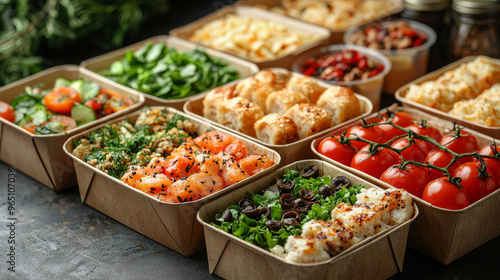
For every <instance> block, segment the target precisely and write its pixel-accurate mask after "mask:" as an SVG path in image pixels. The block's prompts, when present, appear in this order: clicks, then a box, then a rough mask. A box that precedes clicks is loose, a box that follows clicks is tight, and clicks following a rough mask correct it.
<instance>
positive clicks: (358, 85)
mask: <svg viewBox="0 0 500 280" xmlns="http://www.w3.org/2000/svg"><path fill="white" fill-rule="evenodd" d="M343 50H355V51H357V52H358V53H359V54H361V55H364V56H366V57H368V58H369V59H372V60H374V61H376V62H377V63H378V64H382V65H383V66H384V70H383V71H382V72H380V73H378V74H377V75H375V76H373V77H370V78H368V79H365V80H355V81H350V82H342V81H340V82H338V81H327V80H324V81H325V82H327V83H330V84H335V85H339V86H344V87H348V88H350V89H352V91H354V92H355V93H358V94H361V95H363V96H365V97H367V98H368V99H370V101H371V102H372V103H373V109H374V110H378V108H379V106H380V99H381V95H382V85H383V83H384V77H385V76H386V75H387V74H388V73H389V72H390V71H391V62H390V61H389V59H387V58H386V57H385V56H384V55H382V54H380V53H379V52H377V51H375V50H372V49H369V48H365V47H360V46H355V45H330V46H328V47H325V48H322V49H320V50H319V51H317V52H313V53H311V52H308V53H305V54H303V55H301V56H298V57H297V58H296V59H295V61H294V62H293V66H292V69H293V71H295V72H298V73H301V74H302V71H303V70H304V69H303V65H304V62H305V61H306V60H307V59H308V58H310V57H313V58H319V57H321V56H323V55H335V54H337V53H340V52H342V51H343ZM314 78H317V79H320V78H318V77H314Z"/></svg>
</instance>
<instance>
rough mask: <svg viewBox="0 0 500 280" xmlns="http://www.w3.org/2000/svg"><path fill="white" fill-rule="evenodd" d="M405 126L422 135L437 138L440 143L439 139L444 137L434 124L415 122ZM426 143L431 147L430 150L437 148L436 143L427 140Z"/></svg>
mask: <svg viewBox="0 0 500 280" xmlns="http://www.w3.org/2000/svg"><path fill="white" fill-rule="evenodd" d="M405 128H407V129H410V130H413V131H414V132H415V133H417V134H420V135H422V136H429V137H431V138H432V139H434V140H436V141H437V142H438V143H439V141H441V138H442V135H441V131H439V129H437V128H435V127H433V126H428V125H422V124H418V123H413V124H411V125H409V126H407V127H405ZM425 144H426V145H427V147H428V148H429V151H432V150H434V149H436V148H437V147H436V145H434V144H432V143H429V142H425Z"/></svg>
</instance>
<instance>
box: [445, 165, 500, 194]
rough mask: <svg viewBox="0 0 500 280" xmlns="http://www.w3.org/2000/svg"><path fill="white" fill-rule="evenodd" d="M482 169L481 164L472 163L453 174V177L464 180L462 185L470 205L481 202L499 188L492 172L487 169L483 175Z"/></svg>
mask: <svg viewBox="0 0 500 280" xmlns="http://www.w3.org/2000/svg"><path fill="white" fill-rule="evenodd" d="M481 168H482V167H481V163H479V162H473V161H470V162H466V163H464V164H462V165H460V166H459V167H457V168H456V169H455V170H453V172H451V176H452V177H460V178H462V181H461V182H460V185H462V187H463V188H464V190H465V191H466V192H467V195H468V196H469V200H470V203H474V202H476V201H478V200H480V199H481V198H483V197H485V196H487V195H488V194H490V193H492V192H493V191H495V190H496V189H497V188H498V184H497V180H496V178H495V177H493V176H491V170H489V169H488V168H486V169H484V170H483V171H484V172H485V173H481V172H480V171H479V170H480V169H481Z"/></svg>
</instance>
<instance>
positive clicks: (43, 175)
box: [0, 65, 144, 191]
mask: <svg viewBox="0 0 500 280" xmlns="http://www.w3.org/2000/svg"><path fill="white" fill-rule="evenodd" d="M57 78H65V79H68V80H75V79H79V78H83V79H84V80H85V81H94V82H96V83H97V84H99V86H101V87H104V88H108V89H111V90H114V91H116V92H120V93H125V94H127V95H128V96H129V97H131V98H132V99H133V100H134V101H136V104H135V105H133V106H131V107H129V108H127V109H125V110H123V111H120V112H117V113H115V114H112V115H109V116H106V117H104V118H101V119H98V120H96V121H93V122H91V123H88V124H85V125H82V126H80V127H77V128H76V129H73V130H71V131H69V132H67V133H59V134H52V135H33V134H31V133H29V132H27V131H26V130H24V129H23V128H21V127H19V126H18V125H16V124H14V123H11V122H9V121H7V120H5V119H3V118H0V160H2V161H3V162H5V163H7V164H9V165H11V166H13V167H15V168H16V169H18V170H19V171H21V172H23V173H25V174H26V175H28V176H30V177H32V178H33V179H35V180H37V181H39V182H40V183H42V184H44V185H45V186H47V187H49V188H51V189H53V190H55V191H60V190H64V189H66V188H69V187H72V186H74V185H75V184H76V177H75V170H74V166H73V162H72V161H71V159H70V158H69V157H68V156H66V154H65V153H64V151H63V149H62V147H63V144H64V142H65V141H66V140H67V139H68V138H70V137H71V136H72V135H75V134H76V133H78V132H81V131H83V130H85V129H88V128H91V127H93V126H95V125H98V124H100V123H104V122H108V121H110V120H111V119H113V118H116V117H118V116H121V115H124V114H126V113H130V112H132V111H134V110H137V109H138V108H140V107H141V106H142V105H143V103H144V97H143V96H142V95H140V94H137V93H135V92H133V91H131V90H130V89H128V88H126V87H124V86H122V85H118V84H116V83H112V82H111V81H109V80H107V79H103V78H102V77H99V76H97V75H95V74H94V73H92V72H90V71H86V70H85V69H82V68H80V67H78V66H77V65H63V66H56V67H53V68H50V69H47V70H44V71H42V72H40V73H38V74H35V75H32V76H29V77H27V78H24V79H22V80H19V81H16V82H14V83H11V84H8V85H5V86H3V87H1V88H0V100H1V101H4V102H7V103H10V102H11V101H12V100H14V99H15V98H16V97H17V96H19V95H20V94H22V93H24V92H25V87H26V86H30V87H32V86H35V85H38V84H44V85H45V86H46V88H47V89H48V88H51V87H52V86H53V85H54V82H55V80H56V79H57Z"/></svg>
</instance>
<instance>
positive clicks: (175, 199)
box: [158, 177, 203, 203]
mask: <svg viewBox="0 0 500 280" xmlns="http://www.w3.org/2000/svg"><path fill="white" fill-rule="evenodd" d="M202 196H203V185H202V184H201V183H200V182H198V181H197V180H194V179H193V178H191V177H188V178H182V179H179V180H177V181H175V182H174V183H173V184H172V185H170V187H169V188H168V190H167V194H166V195H159V196H158V198H159V199H160V200H162V201H165V202H170V203H180V202H187V201H195V200H198V199H200V198H201V197H202Z"/></svg>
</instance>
